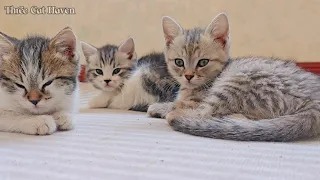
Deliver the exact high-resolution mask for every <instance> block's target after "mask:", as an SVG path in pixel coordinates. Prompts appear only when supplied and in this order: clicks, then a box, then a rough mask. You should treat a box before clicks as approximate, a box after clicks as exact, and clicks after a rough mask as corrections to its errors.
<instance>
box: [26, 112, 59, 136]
mask: <svg viewBox="0 0 320 180" xmlns="http://www.w3.org/2000/svg"><path fill="white" fill-rule="evenodd" d="M25 127H28V128H25V129H24V130H23V133H26V134H32V135H48V134H52V133H54V132H55V131H56V129H57V125H56V123H55V121H54V119H53V117H52V116H49V115H40V116H34V117H32V121H31V122H28V124H26V126H25Z"/></svg>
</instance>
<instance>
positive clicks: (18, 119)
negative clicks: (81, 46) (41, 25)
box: [0, 28, 79, 135]
mask: <svg viewBox="0 0 320 180" xmlns="http://www.w3.org/2000/svg"><path fill="white" fill-rule="evenodd" d="M0 52H1V53H0V99H1V103H0V131H9V132H21V133H26V134H41V135H43V134H51V133H53V132H54V131H55V130H56V129H57V128H58V130H70V129H72V128H73V120H72V113H73V111H74V110H75V107H74V101H75V100H76V93H77V92H76V89H77V76H78V70H79V55H78V52H77V51H76V37H75V35H74V33H73V32H72V30H71V29H70V28H65V29H63V30H62V31H61V32H59V33H58V34H57V35H56V36H55V37H54V38H52V39H49V38H46V37H42V36H29V37H27V38H25V39H21V40H18V39H16V38H13V37H10V36H7V35H5V34H4V33H0Z"/></svg>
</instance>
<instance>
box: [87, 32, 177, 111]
mask: <svg viewBox="0 0 320 180" xmlns="http://www.w3.org/2000/svg"><path fill="white" fill-rule="evenodd" d="M82 49H83V52H84V54H85V57H86V60H87V67H88V68H87V77H88V80H89V81H90V82H91V83H92V85H93V86H94V87H96V88H97V89H99V90H101V94H100V95H98V96H97V97H95V98H94V99H92V100H91V101H90V102H89V106H90V107H91V108H103V107H108V108H114V109H127V110H134V111H144V112H146V110H147V108H148V106H149V105H150V104H153V103H155V102H166V101H173V100H174V98H175V97H176V92H177V91H178V88H179V86H178V84H177V83H176V82H175V80H174V79H173V78H172V77H171V76H170V74H169V73H168V70H167V66H166V63H165V58H164V55H163V54H162V53H150V54H148V55H145V56H143V57H141V58H140V59H138V60H137V58H136V55H135V50H134V41H133V39H132V38H129V39H127V40H126V41H125V42H124V43H122V45H120V46H119V47H118V46H115V45H105V46H103V47H101V48H95V47H93V46H92V45H89V44H87V43H84V42H82ZM117 68H119V69H121V70H120V71H119V73H113V72H114V71H115V69H117ZM97 69H98V70H97ZM100 70H102V71H103V73H101V72H100Z"/></svg>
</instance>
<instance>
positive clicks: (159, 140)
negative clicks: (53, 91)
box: [0, 84, 320, 180]
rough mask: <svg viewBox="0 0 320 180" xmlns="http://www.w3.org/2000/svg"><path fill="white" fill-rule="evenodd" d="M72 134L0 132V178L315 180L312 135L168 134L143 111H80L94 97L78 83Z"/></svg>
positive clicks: (319, 149) (319, 159)
mask: <svg viewBox="0 0 320 180" xmlns="http://www.w3.org/2000/svg"><path fill="white" fill-rule="evenodd" d="M80 87H81V108H82V109H81V110H80V112H79V114H77V116H76V121H77V123H76V129H75V130H73V131H67V132H57V133H55V134H53V135H50V136H30V135H23V134H14V133H2V132H1V133H0V180H11V179H12V180H20V179H21V180H22V179H23V180H28V179H32V180H35V179H43V180H44V179H50V180H51V179H52V180H58V179H75V180H88V179H94V180H95V179H97V180H98V179H99V180H100V179H101V180H103V179H117V180H122V179H130V180H132V179H146V180H153V179H159V180H162V179H167V180H169V179H172V180H176V179H185V180H189V179H190V180H191V179H192V180H193V179H194V180H198V179H208V180H212V179H219V180H223V179H259V180H271V179H277V180H279V179H281V180H285V179H288V180H300V179H305V180H313V179H314V180H317V179H319V177H320V171H319V169H320V138H318V139H314V140H307V141H300V142H293V143H265V142H236V141H226V140H217V139H208V138H202V137H195V136H190V135H186V134H183V133H179V132H175V131H173V130H172V129H171V128H170V127H169V126H168V125H167V122H166V121H165V120H163V119H152V118H148V117H147V116H146V114H145V113H140V112H129V111H121V110H110V109H95V110H90V109H86V104H87V102H88V100H89V99H90V98H91V97H92V96H94V95H95V94H96V92H95V91H94V90H92V88H91V87H90V85H89V84H81V85H80Z"/></svg>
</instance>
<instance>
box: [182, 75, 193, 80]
mask: <svg viewBox="0 0 320 180" xmlns="http://www.w3.org/2000/svg"><path fill="white" fill-rule="evenodd" d="M184 77H186V79H187V80H188V81H190V80H191V79H192V78H193V77H194V75H184Z"/></svg>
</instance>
